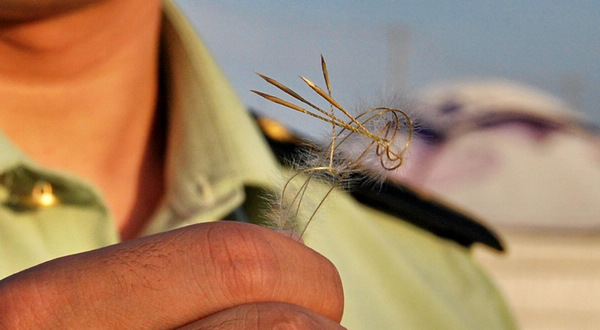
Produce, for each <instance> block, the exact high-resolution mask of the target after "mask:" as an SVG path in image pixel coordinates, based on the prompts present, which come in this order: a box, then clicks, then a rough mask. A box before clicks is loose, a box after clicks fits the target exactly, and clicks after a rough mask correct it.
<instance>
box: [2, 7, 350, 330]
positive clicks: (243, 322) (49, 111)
mask: <svg viewBox="0 0 600 330" xmlns="http://www.w3.org/2000/svg"><path fill="white" fill-rule="evenodd" d="M160 16H161V15H160V1H159V0H127V1H123V0H81V1H77V0H66V1H65V0H25V1H21V0H19V1H17V0H0V99H1V100H2V104H0V130H2V132H3V133H4V134H6V135H7V136H8V137H9V138H10V139H11V140H12V141H13V143H15V144H16V145H17V146H18V147H19V148H21V149H22V150H23V151H24V152H25V153H26V154H27V155H28V156H29V157H31V158H33V159H34V160H35V161H37V162H38V163H40V164H42V165H44V166H47V167H51V168H55V169H59V170H64V171H69V172H72V173H74V174H76V175H79V176H81V177H83V178H86V179H88V180H90V181H91V182H93V183H95V184H96V185H97V186H98V187H99V189H100V190H101V191H102V192H103V194H104V196H105V197H106V201H107V204H108V207H109V209H110V210H111V213H112V214H114V216H115V218H116V220H115V221H116V226H117V228H118V229H119V231H120V233H121V236H122V238H123V239H124V242H123V243H120V244H116V245H113V246H110V247H106V248H102V249H99V250H94V251H89V252H85V253H81V254H77V255H73V256H67V257H64V258H59V259H56V260H52V261H49V262H47V263H44V264H41V265H38V266H36V267H33V268H31V269H28V270H25V271H23V272H21V273H17V274H15V275H13V276H10V277H8V278H6V279H3V280H2V281H0V311H2V312H1V313H0V328H2V329H8V328H10V329H13V328H17V329H18V328H23V329H28V328H38V327H49V328H77V327H85V328H90V327H91V328H104V327H113V328H132V327H140V326H143V327H148V328H172V327H178V326H183V325H188V326H190V327H192V328H201V327H210V326H213V325H215V324H232V325H235V328H238V327H241V326H247V327H248V328H252V327H254V328H259V327H267V328H268V327H271V325H276V324H280V325H285V326H291V327H298V328H309V329H310V328H319V327H321V328H336V327H339V324H338V322H339V320H340V318H341V313H342V309H343V294H342V288H341V282H340V278H339V276H338V274H337V271H336V270H335V267H333V266H332V265H331V263H329V261H327V260H326V259H325V258H324V257H322V256H320V255H318V254H317V253H316V252H314V251H312V250H310V249H309V248H307V247H305V246H303V245H302V244H300V243H298V242H296V241H294V240H291V239H289V238H287V237H285V236H284V235H281V234H278V233H276V232H272V231H269V230H267V229H264V228H260V227H258V226H254V225H249V224H240V223H233V222H226V221H222V222H214V223H208V224H199V225H194V226H190V227H186V228H182V229H179V230H176V231H172V232H166V233H163V234H159V235H155V236H151V237H142V238H138V237H137V234H138V233H139V231H140V229H141V228H143V226H144V225H145V223H146V221H147V219H148V218H149V216H150V214H152V212H153V210H154V208H155V205H156V203H157V202H158V201H159V200H160V198H161V197H162V194H163V182H162V177H163V154H164V149H163V144H162V141H161V139H163V138H164V137H163V134H164V132H163V131H161V130H162V129H164V128H162V127H160V125H157V123H158V122H159V121H157V120H156V114H157V113H158V112H159V111H160V110H161V109H158V108H157V104H158V102H157V100H158V88H157V85H158V74H157V73H158V35H159V26H160ZM132 118H135V120H132Z"/></svg>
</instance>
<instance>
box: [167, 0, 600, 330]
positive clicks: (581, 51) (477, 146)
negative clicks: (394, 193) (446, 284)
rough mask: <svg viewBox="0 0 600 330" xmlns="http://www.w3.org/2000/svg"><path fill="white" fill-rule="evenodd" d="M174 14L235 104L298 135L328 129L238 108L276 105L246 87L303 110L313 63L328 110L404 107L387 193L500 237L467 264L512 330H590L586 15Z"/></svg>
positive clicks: (583, 7) (597, 297) (275, 5)
mask: <svg viewBox="0 0 600 330" xmlns="http://www.w3.org/2000/svg"><path fill="white" fill-rule="evenodd" d="M177 2H178V3H179V4H180V5H181V6H182V7H183V9H184V11H185V13H186V14H187V15H188V16H189V17H190V18H191V19H192V22H193V24H194V26H195V28H196V29H197V30H198V31H199V33H200V35H201V36H202V37H203V39H204V40H205V42H206V43H207V45H208V47H209V48H210V50H211V51H212V52H213V54H214V55H215V57H216V59H217V61H218V62H219V64H220V65H221V67H222V68H223V70H224V71H225V74H226V75H227V76H228V77H229V78H230V80H231V81H232V83H233V85H234V87H235V89H236V90H237V92H238V94H239V95H240V96H241V98H242V100H243V102H244V103H245V104H247V105H248V107H250V108H252V109H254V110H255V111H258V112H260V113H262V114H264V115H267V116H269V117H273V118H275V119H278V120H279V121H281V122H283V123H284V124H286V125H287V126H288V127H290V128H291V129H293V130H295V131H297V132H300V133H301V134H304V135H307V136H309V137H311V138H314V139H319V138H322V137H323V136H324V134H326V132H327V129H328V127H327V126H326V125H319V123H316V122H315V121H314V120H312V119H309V118H308V117H307V116H304V115H301V114H296V113H293V112H292V111H290V110H287V109H284V108H282V107H278V106H276V105H273V104H271V103H269V102H268V101H265V100H263V99H261V98H259V97H258V96H256V95H254V94H252V93H250V92H249V90H250V89H257V90H260V91H264V92H268V93H275V94H276V91H274V89H273V88H272V87H270V86H268V85H267V84H266V83H265V82H264V81H262V80H261V79H260V78H259V77H257V76H256V75H255V73H254V72H260V73H263V74H266V75H268V76H271V77H273V78H276V79H277V80H279V81H280V82H282V83H284V84H286V85H288V86H289V87H291V88H292V89H294V90H296V91H298V92H300V94H302V95H307V96H311V97H312V95H311V92H309V90H308V88H307V87H306V86H305V85H303V83H302V82H301V81H300V79H299V78H298V76H299V75H303V76H305V77H307V78H309V79H311V80H312V81H314V82H315V83H317V84H318V85H321V86H324V84H323V83H322V75H321V72H320V59H319V56H320V55H321V54H322V55H323V56H324V57H325V59H326V61H327V63H328V69H329V75H330V79H331V84H332V90H333V96H334V97H335V98H336V99H337V100H338V101H339V102H340V103H341V104H342V105H344V106H346V107H347V108H350V109H355V108H361V107H365V105H366V106H368V107H374V106H379V105H381V103H385V105H390V102H392V103H393V104H394V105H395V104H398V106H402V107H407V110H408V111H409V112H410V113H411V114H413V115H414V117H415V118H416V119H417V121H418V123H419V125H420V126H421V127H422V132H421V133H422V134H420V135H419V136H418V137H417V139H415V141H414V142H415V143H413V146H412V147H411V148H412V150H411V157H410V158H409V161H408V162H407V166H406V167H405V168H403V169H402V170H401V171H399V172H398V173H394V174H393V175H392V179H394V180H397V181H398V182H400V183H402V184H406V185H408V186H411V187H413V188H414V189H417V190H422V191H423V192H426V193H428V194H433V195H434V196H438V197H439V198H440V199H441V200H443V201H445V202H446V203H447V204H449V205H451V206H453V207H456V208H458V209H461V210H464V211H465V212H467V213H470V214H472V215H473V216H475V217H477V218H480V219H482V220H483V221H485V222H487V223H489V224H490V225H491V226H492V227H494V228H495V229H496V230H497V231H498V232H500V234H501V235H502V236H503V237H504V240H505V242H506V245H507V249H508V251H507V252H506V253H505V254H503V255H498V254H494V253H493V252H491V251H487V250H485V249H477V250H476V257H477V258H479V259H480V260H481V263H482V264H483V266H484V267H486V268H487V270H488V271H489V272H490V273H491V274H492V276H493V277H494V278H495V280H496V281H497V282H498V284H499V286H500V287H501V288H502V289H503V290H504V292H505V294H506V296H507V299H508V301H509V303H510V304H511V306H512V308H513V309H514V310H515V313H516V315H517V317H518V319H519V323H520V324H521V326H522V328H523V329H597V328H598V324H600V138H599V135H598V132H599V131H598V127H599V125H600V107H599V106H598V105H599V104H600V89H599V88H598V86H600V27H599V25H598V22H600V6H599V5H598V3H597V2H596V1H569V2H567V1H541V0H540V1H478V2H464V1H442V2H438V1H435V2H434V1H418V2H417V1H312V0H306V1H302V2H300V1H298V2H283V1H194V0H178V1H177ZM276 95H280V94H276ZM309 99H311V100H318V99H317V98H314V99H313V98H310V97H309ZM390 99H393V101H390ZM398 99H400V100H401V101H398Z"/></svg>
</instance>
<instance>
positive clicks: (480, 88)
mask: <svg viewBox="0 0 600 330" xmlns="http://www.w3.org/2000/svg"><path fill="white" fill-rule="evenodd" d="M421 100H422V104H423V106H422V109H421V110H422V112H421V113H420V116H422V117H424V120H425V121H426V125H428V126H429V127H430V128H431V129H432V130H433V132H435V135H436V138H435V139H429V140H419V139H415V140H416V141H415V143H414V144H413V145H412V146H411V151H410V152H411V157H409V159H408V160H407V162H406V168H404V169H402V170H401V171H398V172H396V173H395V174H394V178H395V179H396V180H400V181H402V182H405V183H408V184H410V185H413V186H416V187H419V188H421V189H425V190H427V191H430V192H433V193H435V194H438V195H441V196H443V197H444V198H445V199H446V200H448V201H449V202H451V203H453V204H456V205H457V206H459V207H460V208H461V209H465V210H469V211H471V212H473V213H475V214H476V215H479V216H480V217H482V218H483V219H486V220H487V221H489V222H490V223H492V224H494V225H511V226H519V227H544V228H548V227H552V228H571V229H572V228H579V229H585V228H598V229H600V137H599V136H598V135H597V134H596V132H594V131H593V129H591V128H590V127H588V126H586V124H585V121H584V120H583V117H581V116H580V115H579V114H578V113H577V112H575V111H573V110H571V109H569V108H568V107H567V105H565V104H564V103H562V102H561V101H559V100H557V99H555V98H553V97H551V96H549V95H547V94H544V93H543V92H541V91H537V90H535V89H533V88H530V87H525V86H521V85H517V84H514V83H510V82H507V81H502V80H497V81H481V82H473V83H461V84H456V85H448V86H445V87H438V88H435V89H430V90H428V91H426V92H425V93H423V94H422V95H421Z"/></svg>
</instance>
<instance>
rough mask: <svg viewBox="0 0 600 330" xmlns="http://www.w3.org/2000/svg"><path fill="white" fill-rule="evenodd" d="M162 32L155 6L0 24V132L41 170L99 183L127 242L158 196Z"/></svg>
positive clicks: (113, 0)
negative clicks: (157, 114) (49, 169)
mask: <svg viewBox="0 0 600 330" xmlns="http://www.w3.org/2000/svg"><path fill="white" fill-rule="evenodd" d="M159 26H160V2H159V1H158V0H127V1H122V0H107V1H104V2H99V3H97V4H94V5H89V6H88V7H85V8H83V9H81V10H78V11H72V12H68V13H64V14H62V15H59V16H56V17H51V18H47V19H44V20H37V21H31V22H20V23H13V24H0V100H2V102H1V103H0V110H1V111H0V129H1V130H2V131H3V132H4V133H5V134H6V135H7V136H8V137H9V138H10V139H11V140H12V141H13V142H14V143H15V144H17V146H19V147H20V148H21V149H22V150H23V151H24V152H25V153H26V154H28V155H29V156H30V157H31V158H33V159H34V160H36V161H37V162H39V163H41V164H43V165H46V166H49V167H52V168H56V169H60V170H66V171H70V172H73V173H75V174H77V175H80V176H82V177H84V178H87V179H89V180H91V181H92V182H94V183H95V184H96V185H98V186H99V188H100V189H101V190H102V191H103V193H104V195H105V198H106V200H107V203H108V205H109V208H110V209H111V211H112V213H113V214H114V216H115V218H116V221H117V226H118V228H119V230H120V231H121V235H122V236H123V238H131V237H132V236H134V235H135V234H137V233H138V232H139V230H140V229H141V227H142V226H143V224H144V221H145V220H146V219H147V218H148V216H149V215H150V213H151V212H152V211H153V209H154V207H155V206H156V205H155V204H156V203H157V201H158V199H159V198H160V197H161V194H162V155H163V150H161V149H160V146H162V143H161V142H160V141H158V139H157V134H156V133H157V132H158V131H159V130H157V129H156V128H157V127H160V125H154V124H155V121H156V120H155V114H156V113H157V111H156V107H157V104H158V103H157V94H158V92H157V91H158V87H157V86H158V77H157V75H158V54H157V52H158V35H159ZM153 128H154V129H153Z"/></svg>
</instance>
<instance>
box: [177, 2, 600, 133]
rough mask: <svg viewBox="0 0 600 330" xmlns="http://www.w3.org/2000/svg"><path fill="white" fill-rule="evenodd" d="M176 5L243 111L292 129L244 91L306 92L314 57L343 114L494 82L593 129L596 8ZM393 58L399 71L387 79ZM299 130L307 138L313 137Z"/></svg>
mask: <svg viewBox="0 0 600 330" xmlns="http://www.w3.org/2000/svg"><path fill="white" fill-rule="evenodd" d="M178 3H179V4H181V5H182V7H183V8H184V11H185V13H186V14H187V15H188V16H189V17H190V18H191V20H192V23H193V25H194V26H195V27H196V28H197V30H198V31H199V32H200V34H201V36H202V37H203V38H204V40H205V41H206V43H207V44H208V46H209V48H210V49H211V50H212V51H213V53H214V54H215V56H216V58H217V61H218V62H219V63H220V65H221V66H222V68H223V69H224V71H225V73H226V74H227V75H228V76H229V78H230V79H231V81H232V83H233V84H234V86H235V88H236V89H237V90H238V93H239V94H240V96H241V97H242V100H243V101H244V102H245V103H246V104H248V105H249V106H252V107H255V108H258V109H260V110H261V111H263V112H266V113H268V114H270V115H273V116H275V117H277V118H279V119H281V120H283V121H285V122H287V123H289V124H290V125H298V123H299V122H298V120H303V118H302V116H297V115H296V114H290V113H289V112H288V111H285V110H281V109H279V108H278V107H275V106H273V105H271V104H269V103H268V102H266V101H263V100H260V99H259V98H258V97H257V96H255V95H253V94H251V93H250V92H249V90H250V89H259V90H263V91H267V92H273V90H271V89H269V87H268V86H267V85H266V84H265V83H264V82H262V81H261V80H260V79H259V78H258V77H256V76H255V74H254V71H258V72H261V73H265V74H267V75H270V76H272V77H274V78H276V79H278V80H279V81H281V82H283V83H285V84H288V85H290V87H293V88H297V89H299V90H300V91H306V90H305V89H304V87H303V85H302V84H301V82H300V81H299V79H298V77H297V76H298V75H303V76H306V77H308V78H309V79H311V80H313V79H314V80H315V82H317V83H320V79H321V78H320V77H321V75H320V72H319V69H320V67H319V55H320V54H323V55H324V56H325V58H326V60H327V62H328V67H329V71H330V77H331V83H332V85H333V86H332V87H333V93H334V96H336V98H337V99H338V100H339V101H341V102H342V104H344V105H345V106H348V107H350V108H352V107H353V106H356V105H358V104H361V103H365V102H366V103H373V102H376V100H377V98H378V97H379V95H381V94H382V93H387V92H389V90H390V87H392V86H402V87H405V88H404V90H405V91H406V92H407V93H411V92H414V91H418V90H419V89H421V88H424V87H425V86H428V85H431V84H435V83H438V82H440V81H451V80H460V79H464V78H484V77H502V78H508V79H512V80H515V81H517V82H521V83H526V84H529V85H532V86H534V87H537V88H540V89H543V90H545V91H547V92H550V93H552V94H554V95H556V96H558V97H561V98H563V99H564V100H566V101H567V102H569V103H570V104H571V105H572V106H573V107H575V108H577V109H578V110H580V111H582V112H584V113H585V114H587V115H588V116H589V117H590V118H591V121H592V122H594V123H596V124H598V123H600V107H599V106H598V105H599V104H600V91H599V89H598V86H600V4H599V3H598V2H595V1H491V0H490V1H310V0H305V1H297V2H291V1H289V2H286V1H194V0H178ZM390 31H401V32H400V34H396V35H400V40H401V44H397V47H396V48H390V47H389V43H388V35H389V33H390ZM391 54H394V56H393V57H392V55H391ZM391 58H393V59H394V60H395V63H399V64H396V66H395V68H400V70H399V71H393V70H390V63H391V61H390V59H391ZM398 59H399V60H398ZM391 72H396V74H395V76H393V75H391V74H390V73H391ZM307 93H308V91H307ZM309 95H310V94H309ZM370 105H373V106H375V105H377V104H370ZM299 126H300V127H298V129H300V130H302V131H306V130H308V131H309V132H308V133H311V132H310V131H311V129H312V126H311V127H310V128H306V127H308V126H309V125H308V124H307V125H304V124H303V122H300V125H299ZM305 126H306V127H305Z"/></svg>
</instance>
